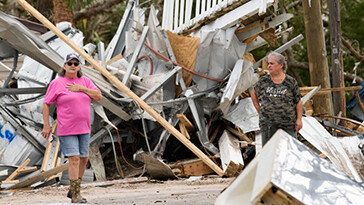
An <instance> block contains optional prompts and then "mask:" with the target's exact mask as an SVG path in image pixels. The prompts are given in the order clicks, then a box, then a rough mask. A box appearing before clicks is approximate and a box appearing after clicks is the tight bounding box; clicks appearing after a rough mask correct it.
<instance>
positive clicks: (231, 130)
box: [226, 126, 252, 144]
mask: <svg viewBox="0 0 364 205" xmlns="http://www.w3.org/2000/svg"><path fill="white" fill-rule="evenodd" d="M226 129H227V130H229V131H230V132H231V133H233V134H234V135H236V136H237V137H239V139H240V140H245V141H247V142H248V143H249V144H251V143H252V141H251V139H249V138H248V137H247V136H246V135H245V134H244V133H241V132H239V131H237V130H236V129H234V128H232V127H230V126H227V127H226Z"/></svg>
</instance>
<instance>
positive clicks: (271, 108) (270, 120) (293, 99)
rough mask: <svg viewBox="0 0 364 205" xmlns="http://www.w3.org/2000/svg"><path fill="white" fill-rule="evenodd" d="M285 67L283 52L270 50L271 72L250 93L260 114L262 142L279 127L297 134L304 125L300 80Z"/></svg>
mask: <svg viewBox="0 0 364 205" xmlns="http://www.w3.org/2000/svg"><path fill="white" fill-rule="evenodd" d="M286 68H287V66H286V62H285V58H284V56H283V55H281V54H279V53H276V52H272V53H270V54H269V55H268V71H269V75H266V76H263V77H262V78H260V79H259V81H258V83H257V84H256V85H255V87H254V89H253V90H252V92H251V98H252V100H253V104H254V107H255V109H256V110H257V111H258V113H259V126H260V129H261V132H262V143H263V145H264V144H265V143H267V142H268V140H269V139H270V138H271V137H272V135H273V134H274V133H275V132H276V131H277V130H278V129H283V130H285V131H286V132H287V133H288V134H290V135H292V136H294V137H296V136H297V132H298V131H299V130H300V129H301V128H302V113H303V105H302V101H301V94H300V90H299V87H298V84H297V81H296V80H295V79H294V78H292V77H291V76H289V75H287V74H286V73H285V70H286ZM258 99H259V100H260V104H259V100H258Z"/></svg>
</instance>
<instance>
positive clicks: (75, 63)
mask: <svg viewBox="0 0 364 205" xmlns="http://www.w3.org/2000/svg"><path fill="white" fill-rule="evenodd" d="M67 65H68V66H72V65H74V66H78V65H80V63H78V62H74V63H72V62H67Z"/></svg>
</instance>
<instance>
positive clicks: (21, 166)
mask: <svg viewBox="0 0 364 205" xmlns="http://www.w3.org/2000/svg"><path fill="white" fill-rule="evenodd" d="M29 162H30V159H29V158H28V159H27V160H25V162H23V164H21V165H20V166H19V167H18V168H17V169H16V170H15V171H14V172H13V173H11V174H10V176H8V178H6V179H5V180H4V181H11V180H13V179H15V178H16V177H17V176H19V174H20V173H19V171H20V170H22V169H24V167H26V166H27V165H28V164H29Z"/></svg>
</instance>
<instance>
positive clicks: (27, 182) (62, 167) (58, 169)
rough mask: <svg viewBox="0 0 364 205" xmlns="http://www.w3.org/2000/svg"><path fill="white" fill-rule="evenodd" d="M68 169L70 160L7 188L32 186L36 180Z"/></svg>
mask: <svg viewBox="0 0 364 205" xmlns="http://www.w3.org/2000/svg"><path fill="white" fill-rule="evenodd" d="M66 169H68V162H67V163H66V164H62V165H60V166H58V167H55V168H53V169H50V170H47V171H45V172H41V173H39V174H37V175H35V176H33V177H30V178H28V179H26V180H24V181H21V182H19V183H17V184H15V185H13V186H11V187H8V188H6V189H17V188H22V187H27V186H30V185H32V184H34V183H36V182H39V181H41V180H43V179H46V178H48V177H50V176H52V175H55V174H58V173H59V172H63V171H64V170H66Z"/></svg>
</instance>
